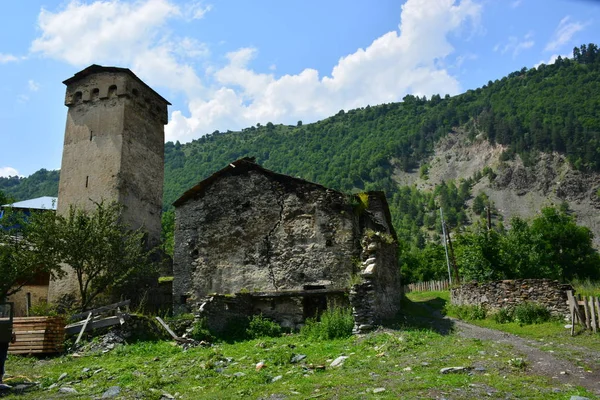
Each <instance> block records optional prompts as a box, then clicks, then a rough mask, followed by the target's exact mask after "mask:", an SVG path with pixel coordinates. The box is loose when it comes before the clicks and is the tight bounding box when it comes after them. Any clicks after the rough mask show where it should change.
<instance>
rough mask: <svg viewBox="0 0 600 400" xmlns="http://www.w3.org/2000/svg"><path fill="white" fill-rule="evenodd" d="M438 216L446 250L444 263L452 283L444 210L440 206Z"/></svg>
mask: <svg viewBox="0 0 600 400" xmlns="http://www.w3.org/2000/svg"><path fill="white" fill-rule="evenodd" d="M440 218H441V219H442V234H443V235H444V250H445V251H446V265H447V266H448V281H449V282H450V285H452V273H451V272H450V258H448V245H447V244H446V223H445V222H444V212H443V211H442V207H440Z"/></svg>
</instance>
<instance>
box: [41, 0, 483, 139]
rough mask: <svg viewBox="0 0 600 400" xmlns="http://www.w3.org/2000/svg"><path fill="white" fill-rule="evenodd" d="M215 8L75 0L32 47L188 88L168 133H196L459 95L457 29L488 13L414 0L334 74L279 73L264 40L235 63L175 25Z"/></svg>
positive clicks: (50, 19) (46, 23)
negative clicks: (259, 65) (259, 62)
mask: <svg viewBox="0 0 600 400" xmlns="http://www.w3.org/2000/svg"><path fill="white" fill-rule="evenodd" d="M210 9H211V6H209V5H207V6H204V5H202V3H199V2H191V3H187V4H184V5H183V6H181V7H179V6H177V5H176V4H175V3H174V2H173V1H172V0H139V1H136V2H125V1H122V0H111V1H100V0H98V1H95V2H91V3H83V2H79V1H75V0H71V1H70V2H69V3H67V4H66V6H64V7H63V8H62V9H61V10H59V11H55V12H51V11H47V10H42V12H41V13H40V15H39V18H38V25H39V28H40V31H41V35H40V37H39V38H37V39H36V40H35V41H34V42H33V43H32V45H31V51H32V52H33V53H36V54H41V55H44V56H46V57H52V58H55V59H59V60H63V61H66V62H68V63H70V64H72V65H74V66H79V67H82V66H86V65H88V64H91V63H100V64H108V65H119V66H127V67H129V68H131V69H132V70H134V71H135V73H136V74H137V75H139V76H140V77H141V78H142V79H144V80H146V81H147V82H148V84H150V85H151V86H161V87H167V88H170V89H171V90H174V91H176V92H178V93H183V94H184V95H185V96H186V101H187V107H188V110H186V111H182V110H177V109H175V110H173V112H172V115H171V121H170V122H169V124H168V125H167V127H166V136H167V139H168V140H181V141H187V140H191V139H193V138H196V137H199V136H201V135H203V134H205V133H207V132H212V131H214V130H216V129H219V130H227V129H232V130H233V129H240V128H244V127H247V126H250V125H254V124H256V123H258V122H260V123H263V124H264V123H266V122H268V121H271V122H274V123H295V122H297V121H298V120H304V121H314V120H316V119H320V118H323V117H326V116H328V115H331V114H333V113H336V112H338V111H339V110H340V109H350V108H356V107H363V106H366V105H367V104H371V105H373V104H379V103H384V102H392V101H399V100H401V99H402V98H403V97H404V96H405V95H406V94H407V93H412V94H416V95H432V94H435V93H439V94H442V95H444V94H446V93H449V94H456V93H458V92H460V89H461V88H460V85H459V82H458V81H457V79H456V78H455V77H454V76H452V75H451V74H450V73H449V72H448V70H447V69H446V67H445V66H444V65H445V62H444V61H445V60H446V58H447V57H448V56H449V55H451V54H452V53H453V52H454V48H453V46H452V44H451V43H450V42H449V40H448V37H449V36H450V35H451V34H453V35H461V34H464V33H465V32H467V34H471V33H472V32H475V31H477V29H479V27H480V24H479V20H480V15H481V5H479V4H477V3H475V2H474V1H473V0H408V1H406V3H405V4H404V5H403V6H402V8H401V13H400V24H399V26H398V29H397V30H393V31H391V32H388V33H386V34H384V35H382V36H381V37H379V38H376V39H375V40H373V42H372V43H371V44H370V45H369V46H368V47H366V48H364V49H357V50H356V51H355V52H354V53H352V54H348V55H345V56H343V57H341V58H340V59H339V61H338V63H337V64H336V65H335V66H334V67H333V68H332V70H331V71H330V72H329V73H325V74H322V75H320V73H319V72H318V71H317V70H315V69H312V68H310V67H308V68H306V69H304V70H303V71H301V72H299V73H297V74H293V75H283V76H279V77H276V76H275V74H274V70H273V69H269V68H267V69H266V72H262V71H256V70H254V69H253V68H251V67H250V61H251V60H252V59H253V58H254V57H257V56H258V54H259V52H258V50H257V49H255V48H251V47H247V48H241V49H238V50H237V51H233V52H230V53H228V54H227V55H226V60H227V63H226V65H224V66H217V65H215V64H210V63H209V62H207V61H206V57H207V56H208V55H209V54H210V51H209V49H208V47H207V46H206V45H204V44H203V43H202V42H200V41H199V39H198V38H190V37H184V38H175V37H173V36H172V35H171V34H170V31H169V27H168V24H169V23H176V22H179V23H183V22H185V21H189V20H191V19H198V18H202V17H204V18H208V17H207V16H206V13H207V12H208V11H209V10H210ZM199 58H202V59H203V61H204V62H202V63H198V62H197V61H198V59H199ZM457 61H459V62H460V60H458V59H457ZM198 65H202V69H201V70H200V69H199V68H198V67H197V66H198ZM200 77H202V79H201V78H200Z"/></svg>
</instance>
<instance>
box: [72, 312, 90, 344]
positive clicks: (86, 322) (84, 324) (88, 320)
mask: <svg viewBox="0 0 600 400" xmlns="http://www.w3.org/2000/svg"><path fill="white" fill-rule="evenodd" d="M90 318H92V313H89V314H88V316H87V318H86V320H85V322H84V323H83V326H82V327H81V330H80V331H79V335H78V336H77V340H75V344H77V343H79V341H80V340H81V337H82V336H83V332H85V328H87V326H88V323H89V322H90Z"/></svg>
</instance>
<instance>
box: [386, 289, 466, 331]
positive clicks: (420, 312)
mask: <svg viewBox="0 0 600 400" xmlns="http://www.w3.org/2000/svg"><path fill="white" fill-rule="evenodd" d="M445 305H446V300H445V299H442V298H440V297H435V298H433V299H428V300H423V301H412V300H410V299H409V298H407V297H406V296H405V295H402V300H401V306H400V312H399V313H398V315H397V317H396V318H395V319H394V320H393V321H389V322H388V323H387V324H385V326H387V327H390V328H393V329H399V330H409V329H417V330H422V329H429V330H432V331H434V332H437V333H439V334H441V335H449V334H451V333H452V331H453V328H454V322H452V320H450V319H447V318H444V315H443V313H442V312H443V309H444V306H445Z"/></svg>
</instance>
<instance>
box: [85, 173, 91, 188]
mask: <svg viewBox="0 0 600 400" xmlns="http://www.w3.org/2000/svg"><path fill="white" fill-rule="evenodd" d="M89 181H90V177H89V175H88V176H86V177H85V187H88V183H89Z"/></svg>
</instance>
